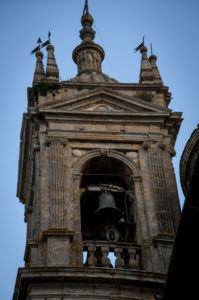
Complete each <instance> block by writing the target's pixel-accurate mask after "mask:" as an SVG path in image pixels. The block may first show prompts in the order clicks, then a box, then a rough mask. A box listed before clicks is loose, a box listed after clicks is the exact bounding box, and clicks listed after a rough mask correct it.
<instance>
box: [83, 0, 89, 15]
mask: <svg viewBox="0 0 199 300" xmlns="http://www.w3.org/2000/svg"><path fill="white" fill-rule="evenodd" d="M84 14H89V10H88V0H85V5H84V10H83V15H84Z"/></svg>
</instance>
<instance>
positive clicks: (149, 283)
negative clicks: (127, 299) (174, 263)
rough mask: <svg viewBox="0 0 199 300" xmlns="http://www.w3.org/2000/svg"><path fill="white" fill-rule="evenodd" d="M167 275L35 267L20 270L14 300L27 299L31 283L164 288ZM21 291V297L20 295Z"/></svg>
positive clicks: (127, 271) (97, 269) (96, 269)
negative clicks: (80, 283) (75, 283)
mask: <svg viewBox="0 0 199 300" xmlns="http://www.w3.org/2000/svg"><path fill="white" fill-rule="evenodd" d="M165 280H166V275H164V274H159V273H152V272H145V271H140V270H122V269H117V270H115V269H111V270H110V269H109V268H103V269H101V268H86V267H80V268H77V267H76V268H64V267H36V268H35V267H34V268H31V267H29V268H19V270H18V274H17V280H16V285H15V293H14V296H13V300H17V299H20V300H23V299H25V298H24V297H25V296H24V295H25V294H24V295H23V293H25V292H26V291H27V289H28V285H29V284H31V283H47V282H48V283H50V282H72V281H73V282H85V284H87V282H96V283H112V284H114V283H115V284H124V283H125V284H131V285H132V284H133V285H134V286H141V287H150V288H163V286H164V284H165ZM18 291H20V295H19V294H18Z"/></svg>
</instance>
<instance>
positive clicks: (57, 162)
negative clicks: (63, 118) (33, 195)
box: [50, 140, 66, 228]
mask: <svg viewBox="0 0 199 300" xmlns="http://www.w3.org/2000/svg"><path fill="white" fill-rule="evenodd" d="M64 146H65V142H64V141H61V140H51V144H50V201H51V205H50V207H51V227H52V228H65V227H66V206H65V180H64V164H65V162H64Z"/></svg>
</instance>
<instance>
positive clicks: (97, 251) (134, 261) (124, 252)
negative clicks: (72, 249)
mask: <svg viewBox="0 0 199 300" xmlns="http://www.w3.org/2000/svg"><path fill="white" fill-rule="evenodd" d="M83 251H84V254H86V255H87V257H86V261H85V264H84V266H86V267H104V268H122V269H140V268H141V247H140V246H139V245H137V244H133V243H109V242H106V241H83ZM111 253H112V254H114V255H115V263H114V259H110V258H109V257H108V256H110V254H111ZM114 255H112V256H114Z"/></svg>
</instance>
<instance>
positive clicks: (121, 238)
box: [81, 156, 136, 243]
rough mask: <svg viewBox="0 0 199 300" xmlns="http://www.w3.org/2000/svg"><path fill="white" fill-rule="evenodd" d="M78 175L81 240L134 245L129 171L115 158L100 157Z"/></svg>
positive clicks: (132, 194) (134, 227)
mask: <svg viewBox="0 0 199 300" xmlns="http://www.w3.org/2000/svg"><path fill="white" fill-rule="evenodd" d="M81 173H82V182H81V228H82V239H83V241H93V240H96V241H106V242H107V241H108V242H110V243H111V242H112V243H117V242H128V243H129V242H135V236H136V225H135V222H134V220H135V218H134V209H133V206H134V191H133V189H132V185H131V180H130V178H131V176H132V170H131V169H130V168H129V167H128V166H127V165H126V164H125V163H124V162H122V161H120V160H119V159H116V158H113V157H107V156H100V157H95V158H92V159H90V160H89V161H88V162H87V163H86V164H85V165H84V168H83V170H82V171H81Z"/></svg>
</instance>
